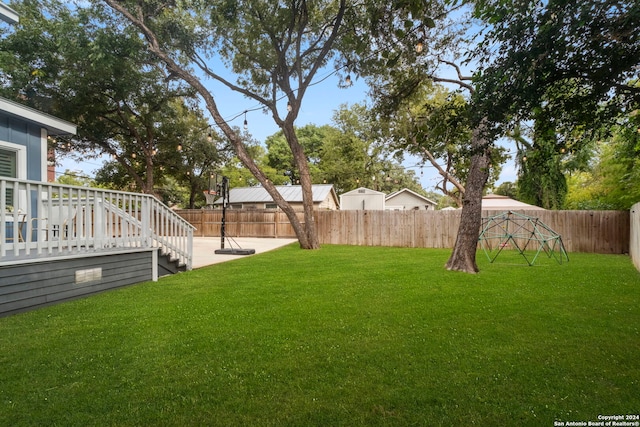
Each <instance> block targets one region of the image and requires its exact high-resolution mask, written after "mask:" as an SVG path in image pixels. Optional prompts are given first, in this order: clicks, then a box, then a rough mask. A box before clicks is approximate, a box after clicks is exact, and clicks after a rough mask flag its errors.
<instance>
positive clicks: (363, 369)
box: [0, 245, 640, 426]
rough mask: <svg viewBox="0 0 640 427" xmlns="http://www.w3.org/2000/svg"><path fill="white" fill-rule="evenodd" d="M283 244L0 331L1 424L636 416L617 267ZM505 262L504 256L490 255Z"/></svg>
mask: <svg viewBox="0 0 640 427" xmlns="http://www.w3.org/2000/svg"><path fill="white" fill-rule="evenodd" d="M449 253H450V251H448V250H433V249H406V248H371V247H348V246H330V245H326V246H324V247H323V248H322V249H320V250H318V251H312V252H310V251H301V250H299V249H297V247H296V246H295V245H294V246H288V247H285V248H283V249H280V250H277V251H273V252H269V253H265V254H261V255H256V256H253V257H248V258H243V259H240V260H237V261H232V262H227V263H223V264H218V265H215V266H211V267H207V268H204V269H199V270H195V271H192V272H188V273H183V274H180V275H176V276H173V277H168V278H164V279H161V280H160V281H159V282H156V283H151V282H150V283H144V284H140V285H137V286H132V287H129V288H125V289H121V290H117V291H112V292H108V293H104V294H101V295H97V296H93V297H90V298H86V299H82V300H77V301H73V302H70V303H65V304H60V305H57V306H53V307H48V308H45V309H40V310H36V311H33V312H29V313H24V314H20V315H15V316H11V317H7V318H2V319H0V349H1V350H0V369H1V371H0V375H1V376H0V425H1V426H20V425H34V426H41V425H57V426H90V425H99V426H105V425H106V426H111V425H113V426H190V425H194V426H201V425H220V426H253V425H255V426H271V425H273V426H307V425H311V426H358V425H362V426H376V425H389V426H396V425H400V426H403V425H419V426H438V425H442V426H470V425H479V426H553V425H554V421H588V420H592V421H595V420H597V417H598V415H600V414H602V415H619V414H637V413H638V412H640V273H638V272H637V271H636V270H635V269H634V268H633V266H632V264H631V262H630V260H629V258H628V257H625V256H604V255H590V254H589V255H587V254H570V255H569V256H570V258H571V260H570V262H568V263H566V262H565V263H563V264H562V265H559V264H557V263H556V262H555V261H551V262H550V261H549V260H542V261H543V262H541V265H540V266H534V267H528V266H525V265H522V263H518V260H517V258H513V259H509V257H508V256H505V257H504V258H503V259H500V258H499V259H498V262H497V263H495V264H489V263H488V262H487V260H486V257H484V254H483V253H478V262H479V266H480V269H481V272H480V273H479V274H477V275H468V274H464V273H455V272H447V271H446V270H445V269H444V268H443V266H444V264H445V262H446V260H447V258H448V256H449ZM501 257H502V255H501Z"/></svg>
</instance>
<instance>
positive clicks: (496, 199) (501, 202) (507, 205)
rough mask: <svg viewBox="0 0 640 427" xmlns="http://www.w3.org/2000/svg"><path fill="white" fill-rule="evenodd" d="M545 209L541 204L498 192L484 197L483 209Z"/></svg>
mask: <svg viewBox="0 0 640 427" xmlns="http://www.w3.org/2000/svg"><path fill="white" fill-rule="evenodd" d="M518 209H528V210H542V211H543V210H545V209H544V208H541V207H539V206H534V205H529V204H527V203H523V202H519V201H517V200H513V199H511V198H509V197H507V196H501V195H498V194H487V195H486V196H484V197H483V198H482V210H485V211H494V210H505V211H508V210H518Z"/></svg>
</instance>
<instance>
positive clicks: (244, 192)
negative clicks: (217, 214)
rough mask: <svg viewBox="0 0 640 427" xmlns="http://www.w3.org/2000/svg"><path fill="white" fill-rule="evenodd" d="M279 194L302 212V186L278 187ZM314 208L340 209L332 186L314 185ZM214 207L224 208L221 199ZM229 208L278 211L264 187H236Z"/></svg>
mask: <svg viewBox="0 0 640 427" xmlns="http://www.w3.org/2000/svg"><path fill="white" fill-rule="evenodd" d="M276 189H277V190H278V193H280V195H281V196H282V197H283V198H284V199H285V200H286V201H287V202H289V203H290V204H291V206H292V207H293V208H294V209H298V210H302V209H303V206H302V186H300V185H276ZM311 191H312V194H313V208H314V209H316V210H321V209H326V210H336V209H338V196H337V194H336V191H335V190H334V188H333V185H332V184H318V185H312V186H311ZM213 205H214V207H217V208H219V207H221V206H222V199H221V198H219V199H217V200H216V201H215V202H214V203H213ZM229 208H231V209H277V208H278V206H277V205H276V203H275V202H274V201H273V198H272V197H271V196H270V195H269V193H267V190H266V189H265V188H264V187H262V186H258V187H236V188H232V189H231V190H230V191H229Z"/></svg>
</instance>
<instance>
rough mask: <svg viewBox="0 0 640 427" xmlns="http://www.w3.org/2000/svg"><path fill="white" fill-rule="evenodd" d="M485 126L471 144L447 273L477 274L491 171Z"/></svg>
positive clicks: (480, 126) (475, 132) (475, 133)
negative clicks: (458, 222) (486, 194)
mask: <svg viewBox="0 0 640 427" xmlns="http://www.w3.org/2000/svg"><path fill="white" fill-rule="evenodd" d="M483 134H484V125H483V124H480V125H479V126H478V127H477V128H476V129H475V130H474V131H473V137H472V140H471V148H472V153H473V154H472V157H471V167H470V169H469V176H468V178H467V184H466V186H465V192H464V196H463V198H462V215H461V217H460V227H459V228H458V236H457V238H456V244H455V246H454V247H453V253H452V254H451V257H450V258H449V261H447V264H446V267H447V270H455V271H463V272H466V273H477V272H478V265H477V264H476V251H477V248H478V236H479V235H480V226H481V225H482V193H483V191H484V186H485V185H486V183H487V179H488V178H489V168H490V167H491V158H490V154H491V153H490V146H489V143H488V142H487V140H486V139H485V137H484V135H483Z"/></svg>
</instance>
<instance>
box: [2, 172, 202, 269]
mask: <svg viewBox="0 0 640 427" xmlns="http://www.w3.org/2000/svg"><path fill="white" fill-rule="evenodd" d="M193 230H194V227H193V226H192V225H191V224H189V223H188V222H187V221H185V220H184V219H182V217H180V216H179V215H177V214H176V213H175V212H173V211H172V210H171V209H169V208H168V207H167V206H166V205H164V204H163V203H162V202H160V201H159V200H157V199H156V198H155V197H153V196H150V195H148V194H140V193H127V192H120V191H111V190H104V189H99V188H88V187H77V186H70V185H60V184H53V183H44V182H38V181H25V180H18V179H12V178H5V177H0V261H2V260H3V259H7V258H8V257H11V258H16V257H19V256H21V255H25V256H31V255H33V256H38V257H46V256H47V255H51V256H54V255H61V254H69V255H71V254H75V253H79V252H87V251H101V250H108V249H111V248H136V247H139V248H154V247H157V248H160V250H161V253H163V254H169V255H170V256H171V257H172V258H175V259H178V260H179V262H180V263H181V264H183V265H186V267H187V269H188V270H190V269H191V266H192V248H193Z"/></svg>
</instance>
